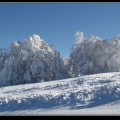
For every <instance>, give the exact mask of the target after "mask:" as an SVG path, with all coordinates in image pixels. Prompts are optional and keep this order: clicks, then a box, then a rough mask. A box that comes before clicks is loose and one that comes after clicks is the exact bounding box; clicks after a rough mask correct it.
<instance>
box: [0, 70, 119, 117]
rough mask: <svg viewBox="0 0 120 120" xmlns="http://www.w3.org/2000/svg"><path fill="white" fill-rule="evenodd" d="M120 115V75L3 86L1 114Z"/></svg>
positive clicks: (1, 91) (0, 91)
mask: <svg viewBox="0 0 120 120" xmlns="http://www.w3.org/2000/svg"><path fill="white" fill-rule="evenodd" d="M119 113H120V73H119V72H116V73H103V74H94V75H86V76H80V77H76V78H70V79H63V80H56V81H49V82H42V83H32V84H23V85H16V86H7V87H0V115H7V114H12V115H13V114H14V115H15V114H19V115H66V114H69V115H88V114H90V115H95V114H100V115H105V114H106V115H111V114H112V115H119Z"/></svg>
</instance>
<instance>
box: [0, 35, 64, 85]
mask: <svg viewBox="0 0 120 120" xmlns="http://www.w3.org/2000/svg"><path fill="white" fill-rule="evenodd" d="M4 53H5V52H4ZM0 54H2V55H1V56H0V57H1V61H0V86H7V85H15V84H24V83H35V82H41V81H49V80H55V79H62V78H64V77H65V76H66V73H65V68H64V63H63V60H62V58H61V57H60V53H59V52H57V51H56V50H54V48H53V47H52V46H51V45H49V44H47V43H46V42H45V41H43V40H42V39H41V38H40V37H39V36H38V35H35V34H34V35H33V36H32V37H30V38H29V39H27V40H24V41H23V42H19V41H15V42H13V43H12V44H11V46H10V55H9V57H8V55H7V54H6V55H5V57H4V55H3V53H2V51H0Z"/></svg>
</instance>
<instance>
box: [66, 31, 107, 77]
mask: <svg viewBox="0 0 120 120" xmlns="http://www.w3.org/2000/svg"><path fill="white" fill-rule="evenodd" d="M76 35H77V39H76V41H75V43H74V44H73V46H72V47H71V54H70V58H69V66H68V67H69V70H70V71H69V74H70V75H71V76H73V77H74V76H79V75H81V74H83V75H84V74H94V73H101V72H106V71H108V64H107V62H108V61H107V58H108V57H107V54H106V51H105V50H106V49H105V45H104V42H103V40H101V38H99V37H97V36H93V35H90V36H88V38H86V39H85V38H84V37H83V33H82V32H77V33H76Z"/></svg>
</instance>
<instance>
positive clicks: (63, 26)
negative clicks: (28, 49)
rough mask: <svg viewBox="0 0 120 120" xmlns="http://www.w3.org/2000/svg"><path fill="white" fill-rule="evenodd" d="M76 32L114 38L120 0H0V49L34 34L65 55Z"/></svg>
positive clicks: (118, 26) (119, 27)
mask: <svg viewBox="0 0 120 120" xmlns="http://www.w3.org/2000/svg"><path fill="white" fill-rule="evenodd" d="M77 31H81V32H83V33H84V37H88V35H89V34H93V35H95V36H99V37H100V38H102V39H105V38H108V39H110V38H114V37H115V36H116V35H117V34H120V3H97V2H96V3H92V2H91V3H86V2H85V3H82V2H79V3H40V2H39V3H0V48H8V47H9V46H10V44H11V43H12V41H16V40H18V41H23V40H24V39H27V38H28V37H30V36H32V35H33V34H37V35H39V36H40V37H41V38H42V39H43V40H44V41H46V42H47V43H50V44H53V45H54V47H55V49H56V50H58V51H59V52H60V54H61V56H69V54H70V48H71V46H72V44H73V43H74V42H75V40H76V38H75V33H76V32H77Z"/></svg>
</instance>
